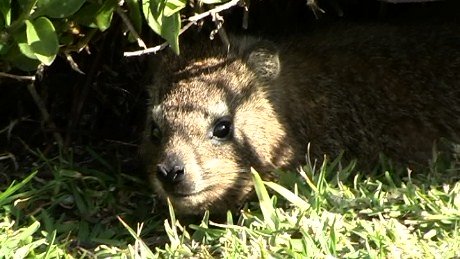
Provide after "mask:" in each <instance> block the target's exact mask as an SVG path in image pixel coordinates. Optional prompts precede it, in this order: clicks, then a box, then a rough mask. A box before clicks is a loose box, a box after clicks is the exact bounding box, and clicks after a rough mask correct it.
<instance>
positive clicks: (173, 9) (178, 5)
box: [164, 0, 187, 17]
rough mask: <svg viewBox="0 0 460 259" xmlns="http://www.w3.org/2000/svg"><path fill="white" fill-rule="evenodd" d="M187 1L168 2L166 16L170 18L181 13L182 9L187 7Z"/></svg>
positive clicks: (173, 0) (174, 0) (165, 10)
mask: <svg viewBox="0 0 460 259" xmlns="http://www.w3.org/2000/svg"><path fill="white" fill-rule="evenodd" d="M186 4H187V1H185V0H167V1H166V5H165V9H164V15H165V16H167V17H169V16H171V15H173V14H175V13H177V12H179V11H180V10H181V9H182V8H184V7H185V5H186Z"/></svg>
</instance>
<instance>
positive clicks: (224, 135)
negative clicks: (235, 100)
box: [212, 117, 233, 139]
mask: <svg viewBox="0 0 460 259" xmlns="http://www.w3.org/2000/svg"><path fill="white" fill-rule="evenodd" d="M232 128H233V126H232V121H231V120H230V118H227V117H224V118H221V119H219V120H218V121H217V123H216V124H215V125H214V129H213V130H212V136H213V137H216V138H218V139H228V138H230V137H231V135H232V131H233V129H232Z"/></svg>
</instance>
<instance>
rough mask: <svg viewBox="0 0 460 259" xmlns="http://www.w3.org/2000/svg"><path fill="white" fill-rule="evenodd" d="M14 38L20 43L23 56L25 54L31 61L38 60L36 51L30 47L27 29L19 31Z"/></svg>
mask: <svg viewBox="0 0 460 259" xmlns="http://www.w3.org/2000/svg"><path fill="white" fill-rule="evenodd" d="M13 37H14V39H15V40H16V42H17V43H18V47H19V50H20V51H21V53H22V54H24V55H25V56H26V57H27V58H29V59H37V57H36V56H35V53H34V51H33V50H32V48H31V47H30V45H29V43H27V35H26V30H25V28H24V29H21V30H20V31H17V32H16V33H15V34H14V35H13Z"/></svg>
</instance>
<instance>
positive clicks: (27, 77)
mask: <svg viewBox="0 0 460 259" xmlns="http://www.w3.org/2000/svg"><path fill="white" fill-rule="evenodd" d="M0 76H2V77H8V78H13V79H16V80H19V81H32V82H33V81H35V76H18V75H12V74H8V73H4V72H0Z"/></svg>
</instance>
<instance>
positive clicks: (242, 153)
mask: <svg viewBox="0 0 460 259" xmlns="http://www.w3.org/2000/svg"><path fill="white" fill-rule="evenodd" d="M236 47H237V49H236V50H234V51H231V52H229V53H227V52H226V51H225V50H222V51H221V50H219V49H216V48H215V47H211V48H209V49H204V50H196V49H194V50H193V52H194V54H193V55H194V56H195V57H192V58H190V57H187V54H183V56H182V57H175V60H174V59H173V61H171V59H167V60H166V62H163V63H162V65H159V66H158V65H157V69H158V70H159V71H158V73H156V78H155V85H154V86H152V89H151V105H150V108H149V113H148V116H149V117H148V123H147V124H148V126H147V130H146V134H145V140H144V143H143V153H144V154H143V156H144V157H145V159H146V163H147V170H148V174H149V177H150V179H151V181H152V183H153V185H154V189H155V191H156V192H157V193H158V195H159V196H160V197H161V198H163V199H164V200H166V198H169V200H170V201H171V203H172V204H173V206H174V208H175V210H176V212H177V213H180V214H201V213H203V212H204V211H205V210H207V209H209V210H211V211H212V212H213V213H218V214H222V213H225V212H226V211H227V210H233V211H235V210H236V209H238V208H239V207H240V206H241V205H242V204H243V202H244V199H245V198H246V197H247V196H248V194H249V193H250V192H251V190H252V178H251V173H250V169H251V167H253V168H255V169H256V170H258V171H259V172H260V173H263V174H265V175H267V174H268V173H269V172H270V171H271V170H272V169H273V168H274V167H275V166H280V165H281V166H282V161H281V160H282V159H283V158H282V157H283V156H290V154H291V153H292V152H291V150H290V149H289V147H287V146H286V145H285V142H286V130H285V128H284V126H283V124H282V122H281V121H280V119H279V118H278V115H277V114H276V111H275V107H274V105H273V103H272V102H271V101H270V98H269V95H270V94H271V93H270V91H268V85H269V84H270V83H272V82H274V81H275V80H276V78H277V76H278V73H279V71H280V66H279V60H278V56H277V52H276V51H275V49H274V48H273V47H271V45H270V44H267V43H263V42H262V43H260V42H259V43H257V42H254V43H252V42H251V40H248V39H243V40H239V41H238V42H237V43H236ZM200 52H201V54H203V55H201V54H200ZM196 56H198V57H196ZM282 147H284V148H282Z"/></svg>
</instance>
